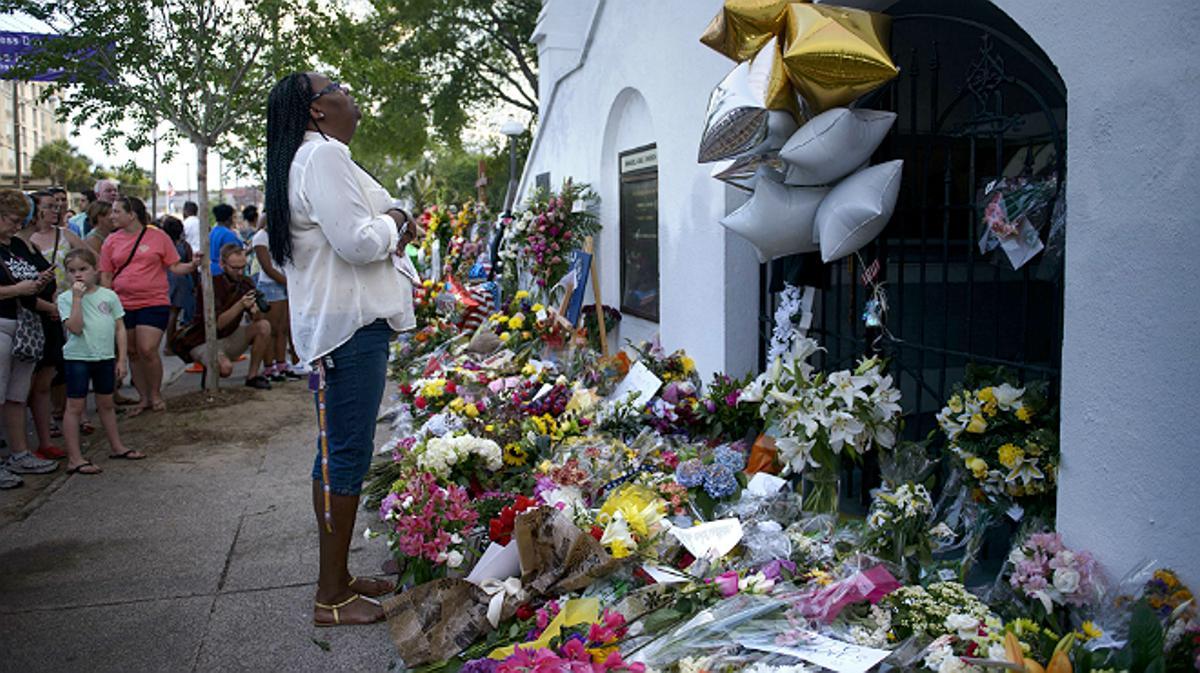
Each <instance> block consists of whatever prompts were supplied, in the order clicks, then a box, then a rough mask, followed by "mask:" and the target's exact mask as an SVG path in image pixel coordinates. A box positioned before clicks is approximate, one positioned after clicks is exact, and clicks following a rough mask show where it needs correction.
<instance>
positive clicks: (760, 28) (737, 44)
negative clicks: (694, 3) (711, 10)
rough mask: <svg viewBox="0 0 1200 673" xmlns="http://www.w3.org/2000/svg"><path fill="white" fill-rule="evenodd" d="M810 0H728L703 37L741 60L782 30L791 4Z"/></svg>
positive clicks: (727, 54)
mask: <svg viewBox="0 0 1200 673" xmlns="http://www.w3.org/2000/svg"><path fill="white" fill-rule="evenodd" d="M798 1H799V2H807V0H725V6H724V7H722V8H721V11H720V12H718V13H717V15H716V16H715V17H713V20H712V22H710V23H709V24H708V28H707V29H705V31H704V35H702V36H700V41H701V42H703V43H704V44H705V45H707V46H709V47H712V48H713V49H715V50H717V51H719V52H721V53H722V54H725V55H726V56H728V57H729V58H732V59H733V60H735V61H737V62H738V63H741V62H742V61H748V60H750V59H751V58H753V56H754V55H755V54H757V53H758V50H759V49H761V48H762V46H763V45H764V44H766V43H767V40H770V39H771V38H772V37H775V36H776V35H779V34H780V33H782V32H783V27H784V25H785V21H786V19H787V8H788V5H790V4H792V3H794V2H798Z"/></svg>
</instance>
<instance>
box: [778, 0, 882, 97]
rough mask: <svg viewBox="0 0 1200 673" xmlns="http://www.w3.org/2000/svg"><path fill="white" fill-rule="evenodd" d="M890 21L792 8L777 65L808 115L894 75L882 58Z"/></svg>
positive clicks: (852, 12)
mask: <svg viewBox="0 0 1200 673" xmlns="http://www.w3.org/2000/svg"><path fill="white" fill-rule="evenodd" d="M890 30H891V18H890V17H888V16H885V15H883V14H878V13H876V12H867V11H863V10H861V9H850V8H847V7H835V6H832V5H811V4H792V5H790V6H789V7H788V8H787V45H786V47H785V48H784V50H783V67H784V69H785V70H786V71H787V75H788V79H790V80H791V82H792V85H793V86H794V87H795V88H796V91H797V92H799V93H800V95H801V96H802V97H803V98H804V100H805V102H806V103H808V106H809V108H810V111H811V112H812V113H813V114H816V113H819V112H823V111H825V110H828V109H830V108H833V107H837V106H839V105H845V104H847V103H849V102H850V101H852V100H854V99H855V98H858V97H859V96H862V95H863V94H865V93H867V92H869V91H873V90H874V89H875V88H876V87H878V86H880V85H882V84H883V83H884V82H887V81H888V80H890V79H892V78H893V77H895V76H896V75H898V74H899V73H900V70H899V69H898V68H896V65H895V64H894V63H892V59H891V57H890V56H889V55H888V37H889V31H890Z"/></svg>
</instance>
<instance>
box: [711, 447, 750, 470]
mask: <svg viewBox="0 0 1200 673" xmlns="http://www.w3.org/2000/svg"><path fill="white" fill-rule="evenodd" d="M713 462H714V463H716V464H717V465H722V466H724V467H727V468H729V469H730V470H733V471H734V472H741V471H742V470H744V469H746V454H744V453H742V452H741V451H738V450H737V449H735V448H733V447H732V446H729V445H728V444H722V445H721V446H718V447H717V450H716V451H715V452H714V453H713Z"/></svg>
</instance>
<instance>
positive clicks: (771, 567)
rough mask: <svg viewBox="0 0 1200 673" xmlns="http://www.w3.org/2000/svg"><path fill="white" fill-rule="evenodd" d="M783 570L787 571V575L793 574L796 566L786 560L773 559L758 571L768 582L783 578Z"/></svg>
mask: <svg viewBox="0 0 1200 673" xmlns="http://www.w3.org/2000/svg"><path fill="white" fill-rule="evenodd" d="M784 570H786V571H788V574H789V575H791V574H795V572H796V564H795V563H792V562H791V561H789V560H787V559H775V560H774V561H771V562H770V563H768V564H766V565H765V566H763V567H762V568H759V570H758V571H759V572H761V573H762V574H763V576H764V577H766V578H767V579H769V580H778V579H780V578H781V577H783V571H784Z"/></svg>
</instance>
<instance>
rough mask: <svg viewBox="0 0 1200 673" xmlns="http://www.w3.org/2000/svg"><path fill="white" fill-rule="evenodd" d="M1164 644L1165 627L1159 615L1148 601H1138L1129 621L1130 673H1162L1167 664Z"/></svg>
mask: <svg viewBox="0 0 1200 673" xmlns="http://www.w3.org/2000/svg"><path fill="white" fill-rule="evenodd" d="M1164 642H1165V636H1164V634H1163V626H1162V622H1160V621H1159V619H1158V615H1156V614H1155V613H1154V610H1153V609H1151V608H1150V606H1149V605H1147V604H1146V601H1144V600H1143V601H1138V603H1137V605H1135V606H1134V607H1133V615H1132V616H1131V617H1130V620H1129V652H1130V655H1131V661H1130V669H1129V670H1130V672H1131V673H1162V671H1163V670H1164V668H1165V663H1166V662H1165V660H1164V658H1163V644H1164Z"/></svg>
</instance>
